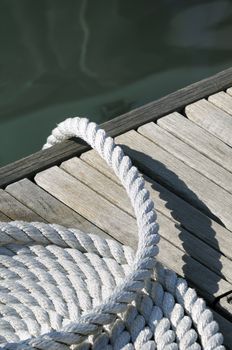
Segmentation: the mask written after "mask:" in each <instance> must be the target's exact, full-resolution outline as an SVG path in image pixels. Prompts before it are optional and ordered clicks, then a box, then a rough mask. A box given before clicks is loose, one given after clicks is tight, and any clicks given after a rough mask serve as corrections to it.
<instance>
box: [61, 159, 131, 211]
mask: <svg viewBox="0 0 232 350" xmlns="http://www.w3.org/2000/svg"><path fill="white" fill-rule="evenodd" d="M103 162H104V160H103ZM104 163H105V162H104ZM60 168H61V169H63V170H65V171H66V172H68V173H69V174H71V175H72V176H74V177H75V178H76V179H78V180H79V181H81V182H82V183H84V184H85V185H87V186H88V187H89V188H92V189H93V190H94V191H95V192H97V193H98V194H100V195H101V196H103V197H105V198H106V199H108V200H109V201H110V202H111V203H113V204H115V205H116V206H117V207H120V208H121V209H123V210H124V211H125V212H127V213H128V214H130V215H132V216H134V211H133V208H132V206H131V203H130V200H129V198H128V196H127V194H126V191H125V190H124V188H123V187H122V186H120V185H119V184H117V183H115V182H113V181H112V180H111V179H109V178H107V177H106V176H105V175H103V174H102V173H101V172H99V171H98V170H96V169H95V168H93V167H91V166H90V165H88V164H87V163H85V162H84V161H82V160H81V159H80V158H77V157H75V158H71V159H69V160H67V161H65V162H63V163H62V164H61V165H60ZM108 168H109V166H108Z"/></svg>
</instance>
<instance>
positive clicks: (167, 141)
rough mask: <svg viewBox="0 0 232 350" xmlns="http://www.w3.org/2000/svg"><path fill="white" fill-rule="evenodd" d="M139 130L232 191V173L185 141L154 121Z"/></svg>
mask: <svg viewBox="0 0 232 350" xmlns="http://www.w3.org/2000/svg"><path fill="white" fill-rule="evenodd" d="M138 132H139V133H140V134H142V135H143V136H145V137H146V138H148V139H149V140H151V141H152V142H154V143H156V144H157V145H158V146H160V147H162V148H163V149H165V150H166V151H168V152H169V153H170V154H172V155H174V156H175V157H176V158H178V159H180V160H182V162H184V163H185V164H187V165H189V166H190V167H191V168H193V169H195V170H196V171H198V172H199V173H201V174H202V175H204V176H206V177H207V178H208V179H210V180H212V181H213V182H215V183H216V184H218V185H219V186H221V187H223V188H224V189H225V190H227V191H228V192H230V193H232V173H231V172H229V171H227V170H225V169H224V168H222V167H221V166H220V165H218V164H216V163H215V162H213V161H212V160H210V159H209V158H207V157H206V156H204V155H203V154H201V153H200V152H198V151H196V150H195V149H193V148H192V147H191V146H189V145H188V144H186V143H185V142H183V141H181V140H179V139H178V138H177V137H175V136H173V135H171V134H170V133H169V132H167V131H166V130H164V129H162V128H161V127H159V126H158V125H156V124H155V123H153V122H151V123H148V124H144V125H143V126H141V127H140V128H139V129H138Z"/></svg>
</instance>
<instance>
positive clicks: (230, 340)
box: [212, 310, 232, 350]
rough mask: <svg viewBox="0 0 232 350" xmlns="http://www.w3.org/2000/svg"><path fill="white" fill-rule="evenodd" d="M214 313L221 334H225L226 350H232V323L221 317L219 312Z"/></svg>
mask: <svg viewBox="0 0 232 350" xmlns="http://www.w3.org/2000/svg"><path fill="white" fill-rule="evenodd" d="M212 311H213V316H214V319H215V321H217V322H218V324H219V328H220V332H221V333H222V334H223V337H224V343H223V344H224V345H225V346H226V349H228V350H231V349H232V332H231V322H230V321H228V320H227V319H226V318H225V317H223V316H222V315H220V314H219V313H218V312H216V311H214V310H212Z"/></svg>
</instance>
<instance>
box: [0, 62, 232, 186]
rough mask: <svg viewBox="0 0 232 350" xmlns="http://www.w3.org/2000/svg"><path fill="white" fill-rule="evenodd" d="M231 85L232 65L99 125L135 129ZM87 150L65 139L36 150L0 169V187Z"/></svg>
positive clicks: (117, 129) (119, 130)
mask: <svg viewBox="0 0 232 350" xmlns="http://www.w3.org/2000/svg"><path fill="white" fill-rule="evenodd" d="M231 85H232V68H229V69H227V70H225V71H223V72H220V73H218V74H216V75H214V76H212V77H209V78H207V79H204V80H202V81H200V82H197V83H194V84H192V85H189V86H187V87H185V88H183V89H180V90H178V91H176V92H174V93H172V94H170V95H167V96H165V97H163V98H161V99H159V100H157V101H153V102H151V103H149V104H147V105H145V106H142V107H140V108H137V109H135V110H133V111H130V112H128V113H126V114H123V115H121V116H119V117H117V118H115V119H113V120H110V121H108V122H106V123H104V124H103V125H102V126H103V127H104V128H105V130H106V131H107V132H108V133H109V134H110V135H112V136H116V135H119V134H121V133H123V132H126V131H128V130H130V129H135V128H137V127H139V126H141V125H143V124H145V123H148V122H149V121H152V120H156V119H158V118H160V117H162V116H163V115H165V114H168V113H171V112H173V111H176V110H178V111H181V110H182V109H183V108H184V107H185V106H186V105H187V104H190V103H192V102H194V101H197V100H199V99H201V98H203V97H206V96H208V95H212V94H213V93H215V92H217V91H220V90H225V89H226V88H228V87H229V86H231ZM84 150H87V147H86V146H83V143H82V144H80V143H79V141H78V142H74V141H67V142H64V143H62V144H59V145H57V146H55V147H54V148H53V149H52V150H51V149H48V150H45V151H39V152H37V153H35V154H33V155H31V156H28V157H26V158H24V159H21V160H19V161H16V162H14V163H12V164H9V165H6V166H4V167H2V168H1V169H0V187H3V186H6V185H8V184H9V183H11V182H15V181H18V180H20V179H22V178H24V177H32V176H34V175H35V174H36V173H37V172H39V171H41V170H43V169H46V168H48V167H50V166H53V165H55V164H59V163H61V162H62V161H64V160H67V159H69V158H71V157H73V156H75V155H78V154H80V153H81V152H83V151H84Z"/></svg>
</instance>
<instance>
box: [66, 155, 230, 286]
mask: <svg viewBox="0 0 232 350" xmlns="http://www.w3.org/2000/svg"><path fill="white" fill-rule="evenodd" d="M61 168H62V169H64V170H66V171H67V172H68V173H69V174H71V175H72V176H74V177H75V178H76V179H78V180H79V181H81V182H82V183H84V184H86V185H87V186H88V187H90V188H91V189H93V190H94V191H95V192H97V193H98V194H99V195H100V196H102V197H104V198H105V199H107V200H108V201H109V202H110V203H112V204H114V205H117V206H118V207H120V208H121V209H122V210H123V211H125V212H128V213H129V214H131V215H132V216H134V212H133V209H132V206H131V205H130V202H129V200H128V199H127V195H126V193H125V190H124V189H123V187H121V186H119V185H118V184H117V183H115V182H114V181H113V180H111V179H109V178H107V177H106V176H104V175H103V174H101V173H100V172H99V171H97V170H96V169H94V168H92V167H91V166H89V165H87V164H86V163H84V162H83V161H82V160H80V159H78V158H72V159H70V160H68V161H66V162H64V163H62V165H61ZM157 210H158V207H157ZM158 222H159V224H160V234H161V236H162V237H164V238H165V239H166V240H168V241H170V242H172V244H174V245H175V246H177V247H178V248H179V249H180V250H182V251H183V252H185V251H187V254H188V255H190V256H192V257H194V258H195V259H196V260H198V261H200V262H202V263H203V264H204V265H206V266H208V268H209V269H212V270H213V271H215V272H216V273H217V274H219V275H221V276H224V277H225V279H227V280H228V281H229V282H232V274H231V270H232V262H231V260H229V259H228V258H226V257H224V256H222V255H221V254H220V253H219V252H217V251H216V250H215V249H213V248H212V247H210V246H209V245H207V244H205V243H204V242H202V241H201V240H199V239H198V238H197V237H195V236H194V235H193V234H191V233H190V232H188V231H187V230H184V229H183V228H181V227H180V226H178V225H176V223H175V222H173V221H172V220H170V219H169V218H167V217H166V216H164V215H163V214H162V213H161V212H160V211H159V212H158ZM231 243H232V237H231ZM231 289H232V286H231Z"/></svg>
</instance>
